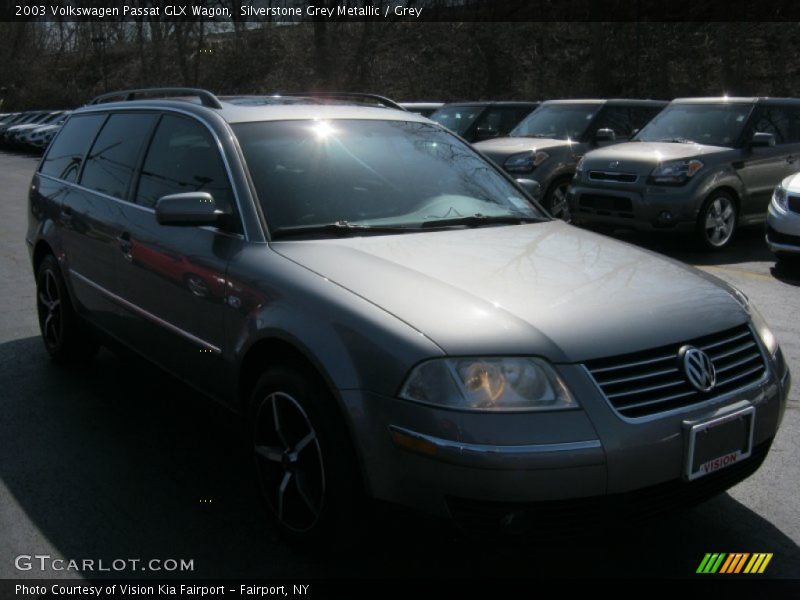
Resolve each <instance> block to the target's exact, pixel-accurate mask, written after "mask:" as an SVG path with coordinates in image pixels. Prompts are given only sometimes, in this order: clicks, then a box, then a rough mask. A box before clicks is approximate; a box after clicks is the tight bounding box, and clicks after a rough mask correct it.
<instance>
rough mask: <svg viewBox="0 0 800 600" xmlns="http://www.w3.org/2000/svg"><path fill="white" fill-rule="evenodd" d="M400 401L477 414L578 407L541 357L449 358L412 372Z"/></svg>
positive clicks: (422, 365)
mask: <svg viewBox="0 0 800 600" xmlns="http://www.w3.org/2000/svg"><path fill="white" fill-rule="evenodd" d="M400 397H401V398H404V399H406V400H413V401H415V402H423V403H425V404H433V405H436V406H444V407H447V408H454V409H461V410H474V411H536V410H563V409H568V408H577V406H578V403H577V401H576V400H575V399H574V398H573V397H572V394H570V392H569V390H568V389H567V386H566V385H565V384H564V382H563V381H562V380H561V378H560V377H559V376H558V374H557V373H556V372H555V370H554V369H553V367H552V366H550V364H549V363H547V362H546V361H544V360H541V359H538V358H448V359H435V360H430V361H428V362H424V363H422V364H420V365H418V366H417V367H415V368H414V370H413V371H411V374H410V375H409V376H408V379H407V380H406V382H405V384H404V385H403V387H402V389H401V390H400Z"/></svg>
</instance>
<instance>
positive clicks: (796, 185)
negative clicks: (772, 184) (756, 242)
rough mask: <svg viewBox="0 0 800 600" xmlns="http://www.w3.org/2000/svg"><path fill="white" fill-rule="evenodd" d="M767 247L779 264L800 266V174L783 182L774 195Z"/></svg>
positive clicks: (769, 214) (768, 220)
mask: <svg viewBox="0 0 800 600" xmlns="http://www.w3.org/2000/svg"><path fill="white" fill-rule="evenodd" d="M767 245H768V246H769V249H770V250H771V251H772V253H773V254H775V257H776V258H777V259H778V261H779V262H782V263H790V264H795V265H797V264H800V174H795V175H790V176H789V177H787V178H786V179H784V180H783V181H781V183H780V185H778V187H776V188H775V192H774V193H773V194H772V202H770V205H769V209H768V211H767Z"/></svg>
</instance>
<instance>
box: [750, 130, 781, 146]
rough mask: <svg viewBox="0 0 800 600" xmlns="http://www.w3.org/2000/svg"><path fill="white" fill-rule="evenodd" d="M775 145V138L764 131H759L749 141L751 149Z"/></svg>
mask: <svg viewBox="0 0 800 600" xmlns="http://www.w3.org/2000/svg"><path fill="white" fill-rule="evenodd" d="M774 145H775V136H774V135H772V134H771V133H767V132H765V131H759V132H756V133H754V134H753V138H752V139H751V140H750V147H751V148H769V147H772V146H774Z"/></svg>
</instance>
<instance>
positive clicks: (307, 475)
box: [254, 392, 325, 532]
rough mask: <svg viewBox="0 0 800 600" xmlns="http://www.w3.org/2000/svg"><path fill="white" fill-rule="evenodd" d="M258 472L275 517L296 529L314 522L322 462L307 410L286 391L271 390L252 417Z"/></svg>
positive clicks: (322, 482)
mask: <svg viewBox="0 0 800 600" xmlns="http://www.w3.org/2000/svg"><path fill="white" fill-rule="evenodd" d="M254 433H255V436H254V442H255V448H254V449H255V456H256V465H257V469H258V477H259V481H260V483H261V487H262V491H263V493H264V495H265V497H266V499H267V502H268V504H269V506H270V508H271V509H272V511H273V513H274V514H275V516H276V517H277V519H278V521H280V522H281V524H282V525H284V526H285V527H287V528H288V529H290V530H292V531H296V532H304V531H308V530H310V529H311V528H313V527H314V525H315V524H316V523H317V521H318V520H319V517H320V514H321V513H322V507H323V503H324V500H325V468H324V464H323V460H322V449H321V448H320V445H319V439H318V437H317V433H316V431H315V430H314V427H313V426H312V425H311V421H310V420H309V418H308V415H307V414H306V412H305V411H304V410H303V408H302V406H300V404H299V403H298V402H297V400H295V399H294V398H293V397H292V396H290V395H289V394H287V393H284V392H273V393H271V394H269V395H268V396H267V397H266V398H265V399H264V401H263V402H262V403H261V405H260V407H259V409H258V414H257V415H256V422H255V432H254Z"/></svg>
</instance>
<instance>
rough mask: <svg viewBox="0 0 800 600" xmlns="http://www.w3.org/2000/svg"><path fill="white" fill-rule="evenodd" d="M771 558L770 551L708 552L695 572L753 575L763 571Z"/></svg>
mask: <svg viewBox="0 0 800 600" xmlns="http://www.w3.org/2000/svg"><path fill="white" fill-rule="evenodd" d="M771 560H772V552H755V553H753V554H751V553H749V552H732V553H725V552H713V553H712V552H708V553H706V555H705V556H704V557H703V560H702V561H700V566H699V567H697V573H703V574H706V573H708V574H714V573H719V574H726V575H730V574H736V573H748V574H752V575H755V574H756V573H763V572H764V571H765V570H766V568H767V565H768V564H769V561H771Z"/></svg>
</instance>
